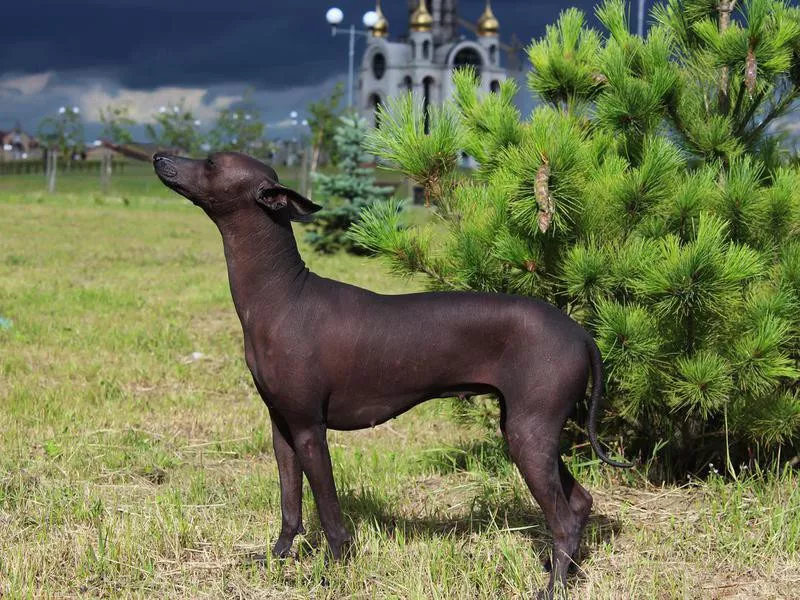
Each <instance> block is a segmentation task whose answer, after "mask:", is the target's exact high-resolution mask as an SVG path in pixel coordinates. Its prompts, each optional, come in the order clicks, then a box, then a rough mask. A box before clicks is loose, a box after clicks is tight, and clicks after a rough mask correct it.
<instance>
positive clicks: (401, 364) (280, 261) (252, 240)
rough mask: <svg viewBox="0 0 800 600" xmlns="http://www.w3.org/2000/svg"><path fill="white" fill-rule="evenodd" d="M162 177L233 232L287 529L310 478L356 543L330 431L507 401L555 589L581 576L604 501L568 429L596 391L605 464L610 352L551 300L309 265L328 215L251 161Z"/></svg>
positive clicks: (510, 435) (333, 544)
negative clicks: (588, 480) (467, 400)
mask: <svg viewBox="0 0 800 600" xmlns="http://www.w3.org/2000/svg"><path fill="white" fill-rule="evenodd" d="M154 164H155V170H156V173H157V174H158V176H159V177H160V178H161V180H162V181H163V182H164V183H165V184H166V185H167V186H169V187H170V188H172V189H173V190H175V191H176V192H178V193H180V194H182V195H183V196H185V197H187V198H188V199H189V200H191V201H192V202H193V203H195V204H196V205H197V206H199V207H200V208H202V209H203V210H204V211H205V212H206V214H207V215H208V216H209V217H210V218H211V220H212V221H214V223H215V224H216V225H217V227H218V228H219V230H220V232H221V233H222V242H223V246H224V249H225V258H226V260H227V264H228V278H229V281H230V287H231V294H232V296H233V302H234V305H235V307H236V312H237V314H238V315H239V319H240V320H241V323H242V330H243V332H244V349H245V356H246V359H247V366H248V367H249V369H250V372H251V373H252V375H253V380H254V381H255V385H256V387H257V388H258V392H259V394H260V395H261V397H262V398H263V399H264V402H265V403H266V405H267V406H268V407H269V412H270V416H271V418H272V434H273V438H274V446H275V457H276V459H277V461H278V470H279V473H280V483H281V511H282V528H281V533H280V537H279V538H278V541H277V543H276V544H275V547H274V549H273V553H274V554H275V555H278V556H285V555H287V554H288V553H289V551H290V549H291V546H292V542H293V540H294V538H295V536H296V535H297V534H298V533H300V532H302V531H303V529H302V523H301V506H300V504H301V491H302V481H303V479H302V475H303V473H305V475H306V477H307V478H308V481H309V483H310V484H311V489H312V491H313V493H314V499H315V500H316V504H317V509H318V511H319V517H320V521H321V523H322V527H323V528H324V530H325V535H326V537H327V539H328V544H329V546H330V551H331V553H332V555H333V556H334V557H335V558H339V557H340V556H342V554H343V552H344V551H345V550H346V548H347V547H348V545H349V542H350V540H351V537H350V534H349V533H348V531H347V529H346V528H345V526H344V521H343V519H342V513H341V510H340V508H339V501H338V498H337V496H336V488H335V486H334V481H333V474H332V472H331V459H330V455H329V453H328V446H327V441H326V430H327V429H328V428H331V429H339V430H354V429H362V428H366V427H374V426H375V425H377V424H379V423H383V422H385V421H388V420H389V419H391V418H393V417H396V416H398V415H399V414H401V413H403V412H405V411H407V410H409V409H410V408H411V407H413V406H415V405H417V404H419V403H420V402H424V401H425V400H428V399H431V398H440V397H448V396H454V395H456V394H459V393H466V394H482V393H493V394H496V395H497V397H498V398H499V399H500V406H501V422H500V426H501V429H502V431H503V435H504V436H505V439H506V441H507V442H508V447H509V450H510V453H511V456H512V458H513V459H514V462H515V463H516V464H517V466H518V467H519V470H520V472H521V473H522V475H523V477H524V478H525V482H526V483H527V484H528V487H529V488H530V490H531V492H532V493H533V496H534V498H536V501H537V502H538V503H539V505H540V506H541V508H542V511H543V512H544V515H545V517H546V519H547V523H548V525H549V527H550V529H551V531H552V533H553V554H552V572H551V576H550V583H549V584H548V591H547V592H546V595H547V596H552V593H553V586H554V584H555V583H556V582H558V583H561V584H563V583H564V582H565V581H566V577H567V569H568V567H569V565H570V563H571V561H572V560H573V556H574V555H575V553H576V551H577V549H578V544H579V541H580V537H581V533H582V531H583V527H584V524H585V523H586V519H587V517H588V515H589V512H590V510H591V507H592V497H591V496H590V495H589V493H588V492H587V491H586V490H585V489H584V488H583V487H581V486H580V484H578V483H577V482H576V481H575V479H573V477H572V475H571V474H570V473H569V471H567V469H566V468H565V466H564V463H563V462H562V461H561V457H560V456H559V452H558V442H559V436H560V434H561V429H562V427H563V425H564V422H565V420H566V418H567V416H568V415H569V413H570V412H571V411H572V409H573V407H574V406H575V404H576V403H577V402H579V401H580V400H581V399H582V398H583V397H584V393H585V392H586V387H587V384H588V380H589V374H590V372H591V375H592V379H593V382H594V383H593V390H592V396H591V405H590V411H589V424H588V425H589V426H588V430H589V439H590V440H591V443H592V447H593V448H594V450H595V452H597V454H598V456H600V458H602V459H603V460H604V461H605V462H607V463H609V464H611V465H614V466H619V467H625V466H630V465H627V464H624V463H618V462H615V461H613V460H611V459H609V458H608V457H607V456H606V455H605V454H604V453H603V451H602V450H601V448H600V447H599V445H598V442H597V435H596V421H597V403H598V401H599V400H600V396H601V394H602V391H603V369H602V361H601V358H600V353H599V351H598V349H597V346H596V345H595V343H594V341H593V340H592V338H591V337H590V336H589V334H588V333H587V332H586V331H585V330H584V329H582V328H581V327H580V326H579V325H578V324H577V323H575V322H574V321H572V320H571V319H570V318H569V317H567V316H566V315H565V314H563V313H562V312H561V311H559V310H558V309H556V308H555V307H554V306H551V305H549V304H547V303H544V302H539V301H537V300H533V299H530V298H523V297H515V296H506V295H502V294H479V293H468V292H460V293H457V292H453V293H425V294H408V295H400V296H382V295H379V294H374V293H372V292H369V291H366V290H363V289H360V288H357V287H353V286H351V285H346V284H343V283H339V282H336V281H332V280H330V279H325V278H323V277H319V276H317V275H315V274H313V273H311V272H309V270H308V269H307V268H306V266H305V264H304V263H303V260H302V259H301V258H300V254H299V253H298V250H297V245H296V243H295V240H294V236H293V233H292V228H291V224H290V220H303V219H306V218H308V216H309V215H311V214H312V213H314V212H316V211H317V210H319V209H320V207H319V206H317V205H316V204H314V203H312V202H311V201H310V200H308V199H306V198H304V197H302V196H301V195H300V194H298V193H297V192H295V191H293V190H290V189H288V188H286V187H284V186H282V185H280V184H279V183H278V177H277V175H276V174H275V171H273V170H272V169H271V168H270V167H268V166H266V165H264V164H262V163H260V162H258V161H256V160H254V159H252V158H250V157H247V156H244V155H242V154H234V153H225V154H215V155H212V156H211V157H210V158H209V159H208V160H205V161H204V160H191V159H186V158H177V157H173V156H167V155H165V154H157V155H156V156H155V157H154Z"/></svg>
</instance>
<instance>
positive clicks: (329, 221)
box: [307, 116, 392, 253]
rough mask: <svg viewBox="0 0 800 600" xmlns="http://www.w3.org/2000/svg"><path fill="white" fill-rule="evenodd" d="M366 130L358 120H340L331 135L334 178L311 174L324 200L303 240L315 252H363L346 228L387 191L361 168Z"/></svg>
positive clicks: (366, 156) (370, 172)
mask: <svg viewBox="0 0 800 600" xmlns="http://www.w3.org/2000/svg"><path fill="white" fill-rule="evenodd" d="M367 131H368V127H367V122H366V120H364V119H363V118H361V117H355V116H354V117H341V118H340V119H339V127H338V128H337V129H336V133H335V135H334V136H333V140H334V142H335V143H336V149H337V155H338V157H339V160H338V162H337V164H336V167H337V169H338V173H337V174H335V175H324V174H322V173H315V174H314V181H315V182H316V184H317V188H318V190H319V192H320V194H322V195H323V196H325V197H326V200H325V205H326V208H325V210H322V211H320V212H319V213H317V215H316V217H315V219H314V223H313V224H312V226H311V227H310V230H309V233H308V236H307V239H308V242H309V243H310V244H311V246H312V247H313V248H314V250H316V251H317V252H324V253H331V252H335V251H337V250H346V251H347V252H352V253H364V251H363V250H362V249H361V248H359V247H358V246H356V245H355V244H354V243H353V241H352V240H351V239H350V238H349V237H348V236H347V232H348V230H349V229H350V227H351V226H352V225H353V224H354V223H357V222H358V220H359V215H360V213H361V210H362V209H363V208H364V207H366V206H369V205H370V204H372V203H373V202H374V201H376V200H385V199H386V197H387V196H388V195H389V194H391V192H392V190H391V188H383V187H378V186H376V185H375V177H374V171H373V169H372V168H369V167H365V166H364V163H367V162H368V161H369V160H370V155H369V154H368V153H367V152H365V151H364V140H365V138H366V135H367Z"/></svg>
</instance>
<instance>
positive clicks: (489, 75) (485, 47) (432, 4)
mask: <svg viewBox="0 0 800 600" xmlns="http://www.w3.org/2000/svg"><path fill="white" fill-rule="evenodd" d="M408 5H409V6H408V15H409V17H408V28H409V32H408V34H407V35H406V36H404V37H402V38H400V39H397V40H396V41H394V40H391V39H390V37H389V22H388V21H387V20H386V17H385V16H384V14H383V12H382V11H381V4H380V0H378V3H377V6H376V12H377V13H378V21H377V22H376V23H375V25H374V26H373V27H372V29H371V35H370V36H369V41H368V43H367V48H366V50H365V52H364V58H363V59H362V62H361V72H360V77H359V81H358V103H359V104H358V108H359V111H360V113H361V114H362V115H363V116H364V117H365V118H366V119H367V120H368V121H369V122H370V123H372V124H373V125H378V123H376V108H377V107H378V106H380V105H381V104H383V103H385V102H386V100H387V99H388V98H392V97H394V96H396V95H398V94H400V93H403V92H406V91H409V90H410V91H413V92H414V93H416V94H418V95H419V96H420V97H421V98H422V99H423V103H424V105H425V106H426V107H427V106H429V105H438V104H441V103H442V102H444V101H445V100H447V99H448V98H450V97H451V96H452V94H453V91H454V90H453V84H452V81H451V77H452V73H453V70H454V69H456V68H458V67H462V66H465V65H472V66H473V67H475V69H476V70H477V72H478V74H479V76H480V82H481V83H480V85H481V90H482V91H484V92H494V91H497V90H498V89H499V87H500V82H502V81H503V80H505V79H506V75H507V74H506V70H505V69H504V68H503V67H501V66H500V52H501V50H500V39H499V32H500V24H499V22H498V21H497V18H496V17H495V16H494V14H493V13H492V8H491V5H490V4H489V2H488V1H487V3H486V9H485V10H484V12H483V14H482V15H481V16H480V17H479V18H478V20H477V27H476V28H475V29H476V32H477V36H476V38H477V39H467V38H465V37H464V36H462V35H460V34H459V33H458V25H459V16H458V13H457V7H456V0H408ZM426 115H427V111H426ZM427 126H428V123H427V121H426V129H427Z"/></svg>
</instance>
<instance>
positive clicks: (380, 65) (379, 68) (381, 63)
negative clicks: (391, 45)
mask: <svg viewBox="0 0 800 600" xmlns="http://www.w3.org/2000/svg"><path fill="white" fill-rule="evenodd" d="M384 73H386V57H385V56H384V55H383V54H381V53H380V52H378V53H377V54H375V56H373V57H372V74H373V75H374V76H375V79H381V78H382V77H383V74H384Z"/></svg>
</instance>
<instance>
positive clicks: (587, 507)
mask: <svg viewBox="0 0 800 600" xmlns="http://www.w3.org/2000/svg"><path fill="white" fill-rule="evenodd" d="M558 471H559V475H560V476H561V487H562V488H563V490H564V496H566V498H567V501H568V502H569V506H570V508H571V509H572V511H573V512H574V513H575V514H576V515H577V517H578V518H579V519H580V523H581V528H580V532H579V533H578V543H579V544H580V538H581V535H582V534H583V529H584V527H585V526H586V522H587V521H588V520H589V513H591V512H592V504H593V502H594V500H593V499H592V495H591V494H590V493H589V492H588V491H587V490H586V488H584V487H583V486H582V485H581V484H580V483H578V482H577V481H575V478H574V477H573V476H572V473H570V472H569V470H568V469H567V466H566V465H565V464H564V461H563V460H562V459H561V457H560V456H559V457H558ZM572 560H573V561H574V564H577V561H578V551H577V549H576V550H575V552H574V553H573V554H572Z"/></svg>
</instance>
